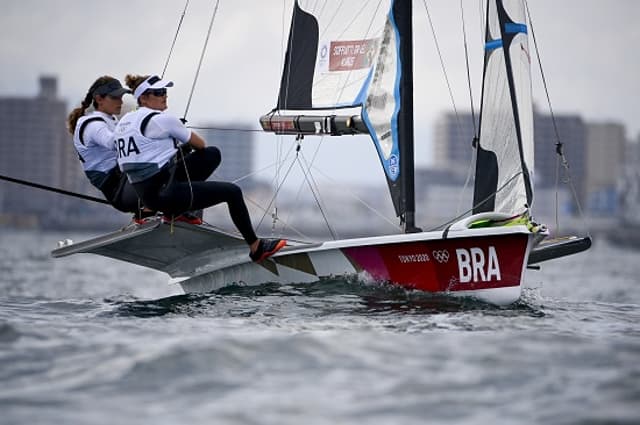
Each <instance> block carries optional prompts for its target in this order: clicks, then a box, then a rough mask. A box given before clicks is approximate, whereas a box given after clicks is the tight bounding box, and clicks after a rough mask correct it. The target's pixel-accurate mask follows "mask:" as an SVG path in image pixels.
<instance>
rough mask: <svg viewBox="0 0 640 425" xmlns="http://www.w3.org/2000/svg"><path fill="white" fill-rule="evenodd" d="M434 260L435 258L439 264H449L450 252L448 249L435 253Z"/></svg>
mask: <svg viewBox="0 0 640 425" xmlns="http://www.w3.org/2000/svg"><path fill="white" fill-rule="evenodd" d="M433 258H435V259H436V261H437V262H438V263H447V262H448V261H449V251H447V250H446V249H442V250H436V251H433Z"/></svg>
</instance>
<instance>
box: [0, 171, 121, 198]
mask: <svg viewBox="0 0 640 425" xmlns="http://www.w3.org/2000/svg"><path fill="white" fill-rule="evenodd" d="M0 180H5V181H8V182H11V183H16V184H21V185H23V186H29V187H34V188H36V189H42V190H46V191H49V192H55V193H60V194H62V195H67V196H72V197H74V198H80V199H84V200H87V201H92V202H98V203H100V204H107V205H111V203H110V202H109V201H107V200H105V199H100V198H96V197H94V196H89V195H83V194H82V193H76V192H70V191H68V190H64V189H58V188H57V187H52V186H46V185H43V184H39V183H34V182H30V181H27V180H21V179H16V178H13V177H9V176H4V175H0Z"/></svg>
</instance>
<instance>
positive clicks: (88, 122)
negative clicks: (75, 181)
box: [78, 117, 106, 162]
mask: <svg viewBox="0 0 640 425" xmlns="http://www.w3.org/2000/svg"><path fill="white" fill-rule="evenodd" d="M95 121H102V122H106V121H105V120H104V118H101V117H91V118H89V119H87V120H84V122H83V123H82V125H80V130H79V131H78V138H79V139H80V143H82V144H83V145H84V144H85V143H84V130H85V128H87V126H88V125H89V124H91V123H92V122H95ZM83 162H84V161H83Z"/></svg>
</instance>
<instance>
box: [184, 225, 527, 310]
mask: <svg viewBox="0 0 640 425" xmlns="http://www.w3.org/2000/svg"><path fill="white" fill-rule="evenodd" d="M451 233H453V234H450V237H449V238H447V239H442V232H429V233H417V234H412V235H399V236H385V237H375V238H363V239H354V240H346V241H337V242H325V243H323V244H320V245H316V246H310V247H305V246H300V247H291V248H288V249H286V250H284V251H283V252H281V253H278V254H276V256H274V257H272V258H269V259H267V260H265V261H263V262H262V263H260V264H256V263H252V262H250V261H244V262H241V263H239V264H234V265H230V266H228V267H223V268H220V269H216V270H212V271H208V272H205V273H201V274H198V275H195V276H190V277H188V278H187V279H185V280H180V281H179V284H180V285H181V286H182V288H183V290H184V291H185V292H187V293H193V292H203V293H204V292H211V291H215V290H218V289H220V288H223V287H225V286H228V285H231V284H235V285H247V286H252V285H260V284H264V283H267V282H275V283H281V284H286V283H306V282H309V283H311V282H317V281H318V280H319V279H321V278H325V277H336V276H353V275H359V276H360V277H361V278H363V279H365V280H373V281H376V282H389V283H391V284H395V285H400V286H402V287H404V288H407V289H412V290H421V291H425V292H432V293H438V294H449V295H455V296H473V297H475V298H478V299H481V300H483V301H487V302H490V303H493V304H497V305H506V304H511V303H513V302H515V301H517V300H518V299H519V298H520V294H521V287H522V284H523V278H524V270H525V267H526V265H527V257H528V253H529V250H530V248H531V242H532V240H533V237H532V234H531V233H530V232H529V231H528V230H527V229H526V228H525V227H524V226H515V227H511V228H497V229H495V228H494V229H479V230H466V231H464V232H451ZM245 256H246V254H245Z"/></svg>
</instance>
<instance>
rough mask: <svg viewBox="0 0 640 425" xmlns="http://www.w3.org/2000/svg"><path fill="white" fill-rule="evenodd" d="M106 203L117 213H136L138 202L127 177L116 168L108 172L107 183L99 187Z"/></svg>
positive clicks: (138, 206)
mask: <svg viewBox="0 0 640 425" xmlns="http://www.w3.org/2000/svg"><path fill="white" fill-rule="evenodd" d="M100 191H101V192H102V194H103V195H104V197H105V198H106V200H107V201H109V203H110V204H111V205H112V206H113V207H114V208H115V209H117V210H118V211H121V212H132V213H137V211H138V210H139V208H140V201H139V200H138V194H137V193H136V191H135V189H134V188H133V186H131V183H129V180H127V175H126V174H124V173H120V171H119V170H118V169H117V168H116V169H114V170H111V171H110V172H109V176H108V177H107V181H106V182H105V183H104V184H103V185H102V186H101V187H100Z"/></svg>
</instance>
